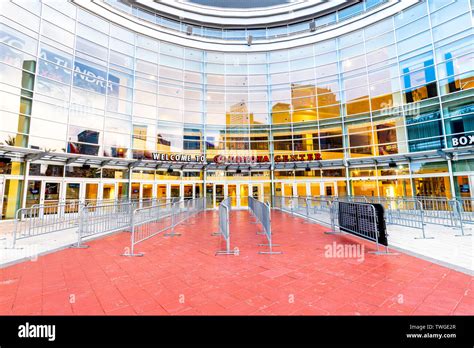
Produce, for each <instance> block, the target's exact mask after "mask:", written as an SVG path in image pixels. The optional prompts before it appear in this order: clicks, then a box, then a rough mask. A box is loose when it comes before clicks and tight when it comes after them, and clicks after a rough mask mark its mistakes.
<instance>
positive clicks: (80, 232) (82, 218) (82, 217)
mask: <svg viewBox="0 0 474 348" xmlns="http://www.w3.org/2000/svg"><path fill="white" fill-rule="evenodd" d="M86 209H87V208H86V207H83V208H82V209H80V213H79V228H78V229H77V244H74V245H71V246H70V248H73V249H87V248H89V246H88V245H86V244H82V237H83V235H85V233H84V231H85V229H86V224H85V221H86V220H85V219H86V215H87V213H86Z"/></svg>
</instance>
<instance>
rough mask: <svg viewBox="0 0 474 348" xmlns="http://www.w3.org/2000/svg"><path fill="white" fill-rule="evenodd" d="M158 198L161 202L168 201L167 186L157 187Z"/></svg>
mask: <svg viewBox="0 0 474 348" xmlns="http://www.w3.org/2000/svg"><path fill="white" fill-rule="evenodd" d="M156 198H157V200H158V201H159V202H160V203H161V202H163V203H164V202H165V200H166V185H157V186H156Z"/></svg>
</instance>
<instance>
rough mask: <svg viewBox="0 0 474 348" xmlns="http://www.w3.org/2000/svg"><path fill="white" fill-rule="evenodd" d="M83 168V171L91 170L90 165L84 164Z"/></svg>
mask: <svg viewBox="0 0 474 348" xmlns="http://www.w3.org/2000/svg"><path fill="white" fill-rule="evenodd" d="M82 168H83V169H91V166H90V164H83V165H82Z"/></svg>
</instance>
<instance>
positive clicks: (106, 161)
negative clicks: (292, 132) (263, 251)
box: [0, 145, 474, 171]
mask: <svg viewBox="0 0 474 348" xmlns="http://www.w3.org/2000/svg"><path fill="white" fill-rule="evenodd" d="M453 153H456V154H457V158H458V159H461V158H462V157H465V156H466V157H471V156H472V155H473V154H474V146H467V147H463V148H452V149H443V150H431V151H420V152H414V153H408V154H401V155H387V156H376V157H364V158H348V159H346V160H345V161H347V163H348V164H349V165H373V164H386V163H389V162H410V161H417V160H426V159H445V156H444V155H442V154H448V155H451V154H453ZM0 157H9V158H11V159H12V160H14V161H19V162H27V161H29V162H36V161H45V162H58V163H60V164H63V165H72V164H74V165H77V166H80V165H84V164H87V165H90V166H93V167H97V168H101V167H119V168H124V169H127V168H138V169H152V170H155V169H157V170H159V169H163V170H165V169H168V168H172V169H173V170H198V171H200V170H203V169H207V170H210V171H215V170H229V171H235V170H237V169H240V170H242V171H248V170H252V171H258V170H270V169H271V165H272V164H271V163H269V162H260V163H255V164H249V163H241V164H238V163H232V164H229V163H227V164H218V163H214V162H209V163H197V162H166V161H154V160H147V159H130V158H114V157H100V156H91V155H80V154H72V153H54V152H46V151H44V150H37V149H28V148H22V147H15V146H7V145H0ZM343 166H344V160H343V159H333V160H321V161H302V162H275V164H274V169H275V170H304V169H305V168H308V167H309V168H310V169H321V168H331V167H343Z"/></svg>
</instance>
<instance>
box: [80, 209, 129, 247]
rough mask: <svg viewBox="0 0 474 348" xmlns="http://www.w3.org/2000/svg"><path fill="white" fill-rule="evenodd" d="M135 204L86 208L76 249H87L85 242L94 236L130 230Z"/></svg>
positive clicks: (82, 216)
mask: <svg viewBox="0 0 474 348" xmlns="http://www.w3.org/2000/svg"><path fill="white" fill-rule="evenodd" d="M132 213H133V203H131V202H125V203H118V204H103V205H91V206H84V207H83V208H82V210H81V216H80V220H79V229H78V232H77V236H78V237H77V244H76V245H75V246H74V247H76V248H86V247H87V246H86V245H84V244H83V240H84V239H85V238H87V237H90V236H92V235H98V234H104V233H112V232H117V231H121V230H124V229H127V228H130V226H131V222H132Z"/></svg>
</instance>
